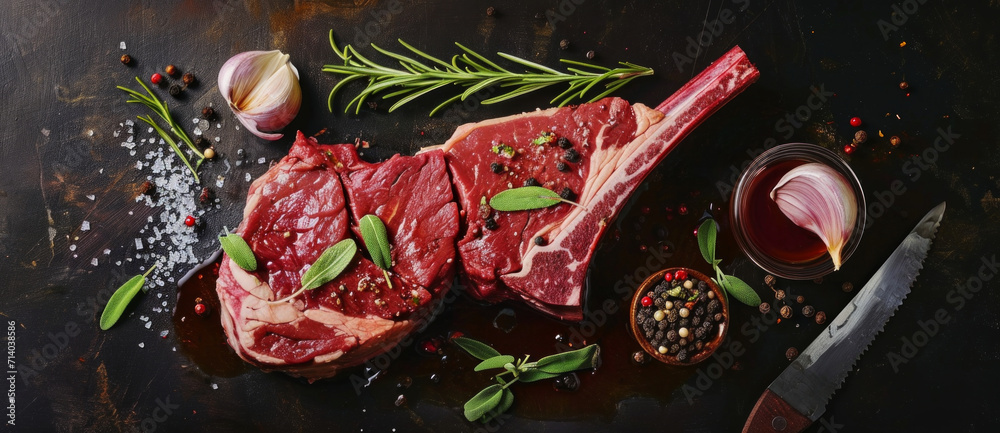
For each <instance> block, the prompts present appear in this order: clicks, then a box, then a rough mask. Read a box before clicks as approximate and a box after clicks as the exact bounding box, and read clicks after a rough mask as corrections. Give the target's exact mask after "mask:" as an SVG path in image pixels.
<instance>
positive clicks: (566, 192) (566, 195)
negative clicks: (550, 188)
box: [559, 186, 576, 200]
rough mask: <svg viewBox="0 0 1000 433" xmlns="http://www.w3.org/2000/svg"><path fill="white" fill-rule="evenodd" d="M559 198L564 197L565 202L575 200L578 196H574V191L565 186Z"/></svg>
mask: <svg viewBox="0 0 1000 433" xmlns="http://www.w3.org/2000/svg"><path fill="white" fill-rule="evenodd" d="M559 197H562V199H563V200H573V199H574V198H576V194H573V190H571V189H569V187H568V186H565V187H563V189H562V191H559Z"/></svg>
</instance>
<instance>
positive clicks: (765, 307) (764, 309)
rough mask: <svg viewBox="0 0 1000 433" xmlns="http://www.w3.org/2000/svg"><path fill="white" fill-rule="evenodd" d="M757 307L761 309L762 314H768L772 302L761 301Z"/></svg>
mask: <svg viewBox="0 0 1000 433" xmlns="http://www.w3.org/2000/svg"><path fill="white" fill-rule="evenodd" d="M757 309H758V310H760V314H767V313H768V312H770V311H771V304H768V303H767V302H761V303H760V306H758V307H757Z"/></svg>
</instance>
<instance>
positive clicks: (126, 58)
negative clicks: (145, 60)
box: [121, 54, 132, 66]
mask: <svg viewBox="0 0 1000 433" xmlns="http://www.w3.org/2000/svg"><path fill="white" fill-rule="evenodd" d="M121 61H122V64H123V65H125V66H128V65H129V64H130V63H132V56H130V55H128V54H122V58H121Z"/></svg>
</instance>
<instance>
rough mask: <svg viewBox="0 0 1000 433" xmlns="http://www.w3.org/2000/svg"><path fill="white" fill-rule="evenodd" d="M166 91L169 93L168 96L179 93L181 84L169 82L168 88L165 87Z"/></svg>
mask: <svg viewBox="0 0 1000 433" xmlns="http://www.w3.org/2000/svg"><path fill="white" fill-rule="evenodd" d="M167 92H169V93H170V96H177V95H180V94H181V86H178V85H176V84H171V85H170V88H169V89H167Z"/></svg>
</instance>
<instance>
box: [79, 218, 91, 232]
mask: <svg viewBox="0 0 1000 433" xmlns="http://www.w3.org/2000/svg"><path fill="white" fill-rule="evenodd" d="M87 230H90V221H86V220H84V221H83V222H82V223H80V231H81V232H85V231H87Z"/></svg>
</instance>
